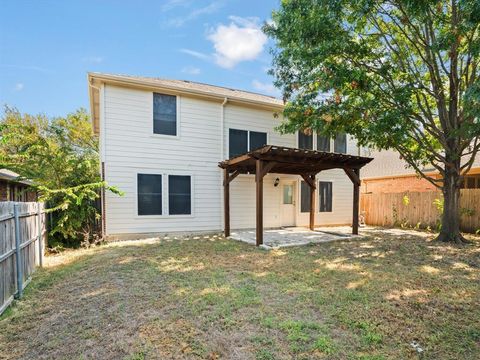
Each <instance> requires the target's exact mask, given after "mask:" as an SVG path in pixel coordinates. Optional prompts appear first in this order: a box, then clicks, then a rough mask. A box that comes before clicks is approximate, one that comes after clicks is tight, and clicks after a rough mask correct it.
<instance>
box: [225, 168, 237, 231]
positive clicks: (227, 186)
mask: <svg viewBox="0 0 480 360" xmlns="http://www.w3.org/2000/svg"><path fill="white" fill-rule="evenodd" d="M239 174H240V173H239V172H238V171H235V172H233V173H232V174H230V171H229V170H228V169H224V170H223V221H224V232H225V237H229V236H230V183H231V182H232V180H233V179H235V178H236V177H237V176H238V175H239Z"/></svg>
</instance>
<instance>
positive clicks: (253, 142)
mask: <svg viewBox="0 0 480 360" xmlns="http://www.w3.org/2000/svg"><path fill="white" fill-rule="evenodd" d="M88 85H89V97H90V107H91V113H92V122H93V128H94V131H95V133H96V134H98V135H99V139H100V156H101V164H102V177H103V178H104V179H105V180H106V181H107V182H108V183H109V184H111V185H115V186H117V187H118V188H120V189H121V190H122V191H124V193H125V195H124V196H117V195H114V194H110V193H108V192H107V193H106V194H104V195H103V199H102V215H103V216H102V218H103V228H104V234H105V235H106V236H107V238H109V239H120V238H122V237H130V238H131V237H134V236H135V237H143V236H147V235H148V234H152V233H170V232H206V231H217V230H221V229H222V228H223V217H224V214H223V211H222V209H223V184H222V183H223V172H222V170H221V169H220V168H219V167H218V164H219V162H221V161H223V160H225V159H229V158H232V157H234V156H236V155H239V154H243V153H246V152H248V151H250V150H254V149H256V148H259V147H262V146H263V145H265V144H273V145H278V146H285V147H291V148H306V149H315V150H323V151H331V152H337V153H348V154H352V155H358V154H359V149H358V147H357V144H356V141H355V139H353V138H351V137H349V136H346V135H345V134H343V135H342V134H339V135H338V136H337V137H336V138H335V139H327V138H324V137H321V136H317V135H316V134H305V133H303V132H299V133H297V134H286V135H281V134H279V133H278V132H277V131H276V130H275V129H276V127H277V126H278V125H279V124H280V122H281V121H282V115H281V113H282V109H283V103H282V101H281V100H279V99H276V98H274V97H270V96H266V95H261V94H256V93H252V92H247V91H241V90H235V89H229V88H224V87H220V86H212V85H207V84H202V83H196V82H190V81H180V80H165V79H157V78H146V77H137V76H126V75H111V74H101V73H89V74H88ZM315 182H316V184H317V189H318V190H319V191H318V200H317V201H316V202H315V204H316V208H315V209H314V210H315V215H314V216H315V219H314V221H315V225H350V224H352V197H353V194H352V182H351V181H350V179H349V178H348V177H347V176H346V175H345V173H344V171H342V170H341V169H334V170H327V171H322V172H321V173H320V174H319V175H317V177H316V179H315ZM263 184H264V185H263V186H264V189H263V199H264V200H263V208H264V219H263V224H264V226H265V227H270V228H274V227H282V226H307V225H309V221H310V220H309V215H310V214H309V206H310V198H309V194H310V191H309V188H308V186H307V184H306V183H305V182H304V181H303V180H302V179H301V177H300V176H298V175H279V174H267V175H266V176H265V178H264V180H263ZM230 192H231V195H230V204H231V205H230V214H231V227H232V229H245V228H254V227H255V177H254V176H252V175H248V174H242V175H239V176H238V177H237V178H236V180H235V181H234V182H232V184H231V187H230Z"/></svg>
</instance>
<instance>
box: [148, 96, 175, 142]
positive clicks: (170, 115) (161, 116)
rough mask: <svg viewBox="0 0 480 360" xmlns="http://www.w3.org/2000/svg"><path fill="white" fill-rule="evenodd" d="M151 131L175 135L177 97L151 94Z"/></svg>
mask: <svg viewBox="0 0 480 360" xmlns="http://www.w3.org/2000/svg"><path fill="white" fill-rule="evenodd" d="M153 133H154V134H161V135H172V136H176V135H177V97H176V96H173V95H165V94H157V93H154V94H153Z"/></svg>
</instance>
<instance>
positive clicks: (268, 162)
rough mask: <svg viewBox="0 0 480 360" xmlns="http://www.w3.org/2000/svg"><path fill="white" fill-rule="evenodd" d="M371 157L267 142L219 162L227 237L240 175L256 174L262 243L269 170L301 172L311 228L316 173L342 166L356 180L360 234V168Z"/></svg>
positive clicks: (259, 240)
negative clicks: (232, 195) (307, 189)
mask: <svg viewBox="0 0 480 360" xmlns="http://www.w3.org/2000/svg"><path fill="white" fill-rule="evenodd" d="M372 160H373V159H372V158H366V157H361V156H354V155H347V154H337V153H328V152H322V151H314V150H304V149H295V148H286V147H281V146H273V145H266V146H264V147H262V148H260V149H257V150H253V151H251V152H249V153H246V154H243V155H239V156H237V157H234V158H232V159H229V160H225V161H222V162H220V163H219V166H220V167H221V168H223V169H224V181H223V186H224V215H225V216H224V218H225V236H230V182H232V180H233V179H235V178H236V177H237V176H238V175H239V174H246V173H250V174H253V173H255V182H256V238H257V240H256V243H257V246H258V245H261V244H263V178H264V177H265V175H266V174H268V173H269V172H273V173H277V174H294V175H301V176H302V178H303V179H304V180H305V182H306V183H307V184H308V185H309V187H310V190H311V191H310V229H311V230H313V229H314V227H315V199H316V189H317V186H316V180H315V179H316V175H317V174H318V173H319V172H320V171H322V170H328V169H343V170H344V171H345V173H346V174H347V176H348V177H349V179H350V180H351V181H352V183H353V220H352V232H353V234H358V225H359V224H358V223H359V219H358V215H359V202H360V200H359V199H360V168H361V167H362V166H364V165H366V164H368V163H369V162H370V161H372Z"/></svg>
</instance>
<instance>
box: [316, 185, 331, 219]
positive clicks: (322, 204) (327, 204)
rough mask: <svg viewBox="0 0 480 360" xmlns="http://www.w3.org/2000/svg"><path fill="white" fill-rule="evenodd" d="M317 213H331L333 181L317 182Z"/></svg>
mask: <svg viewBox="0 0 480 360" xmlns="http://www.w3.org/2000/svg"><path fill="white" fill-rule="evenodd" d="M325 186H326V194H327V198H326V199H324V198H323V195H324V190H323V189H324V188H325ZM328 187H330V189H328ZM322 200H323V201H322ZM318 212H333V181H319V182H318Z"/></svg>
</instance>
